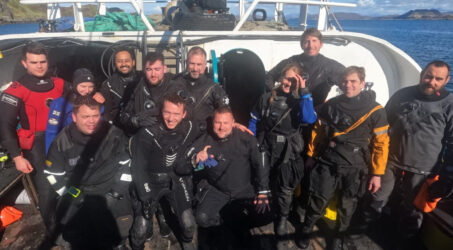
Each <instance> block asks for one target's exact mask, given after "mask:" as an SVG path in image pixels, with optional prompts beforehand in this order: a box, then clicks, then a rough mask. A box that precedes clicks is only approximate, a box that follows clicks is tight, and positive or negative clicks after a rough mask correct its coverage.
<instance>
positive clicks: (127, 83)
mask: <svg viewBox="0 0 453 250" xmlns="http://www.w3.org/2000/svg"><path fill="white" fill-rule="evenodd" d="M140 77H141V74H140V73H139V72H136V71H131V72H129V74H126V75H125V74H122V73H119V72H115V73H113V74H112V76H110V78H108V79H107V80H105V81H104V82H103V83H102V85H101V94H102V96H104V98H105V114H104V119H105V120H106V121H109V122H113V123H114V124H115V125H119V124H118V121H117V119H118V115H119V112H120V110H121V109H122V108H124V107H125V106H126V105H127V104H128V102H129V100H130V98H131V95H132V93H133V92H134V91H135V88H136V86H137V84H138V82H139V80H140Z"/></svg>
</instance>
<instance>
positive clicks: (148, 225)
mask: <svg viewBox="0 0 453 250" xmlns="http://www.w3.org/2000/svg"><path fill="white" fill-rule="evenodd" d="M152 233H153V221H152V220H147V219H145V217H143V216H136V217H135V218H134V223H133V224H132V228H131V230H130V234H131V238H132V239H133V241H134V239H136V240H138V241H143V243H144V242H145V241H146V239H147V238H150V237H151V236H152Z"/></svg>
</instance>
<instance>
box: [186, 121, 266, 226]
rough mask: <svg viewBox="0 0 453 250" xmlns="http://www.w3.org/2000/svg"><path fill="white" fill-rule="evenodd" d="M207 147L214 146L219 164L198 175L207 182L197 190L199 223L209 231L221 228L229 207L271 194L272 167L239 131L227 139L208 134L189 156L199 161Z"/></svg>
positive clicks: (249, 136)
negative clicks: (235, 202) (222, 213)
mask: <svg viewBox="0 0 453 250" xmlns="http://www.w3.org/2000/svg"><path fill="white" fill-rule="evenodd" d="M207 145H210V146H211V148H210V149H209V150H208V154H210V155H211V154H212V155H214V157H215V159H216V161H217V162H218V164H216V166H215V167H211V168H208V167H206V168H204V169H203V170H200V171H199V172H198V173H197V174H199V175H201V177H200V178H201V179H204V180H205V181H201V182H200V183H199V185H198V187H197V194H196V196H197V197H198V205H197V208H196V219H197V223H198V225H199V226H200V227H205V228H207V227H212V226H218V225H220V224H221V222H222V219H221V216H220V210H221V209H222V208H223V207H224V206H225V205H227V204H229V203H231V202H232V201H234V200H250V199H253V198H254V197H255V196H256V194H257V193H266V194H267V193H268V190H269V189H268V183H269V166H268V165H265V162H264V161H262V160H261V157H260V152H259V150H258V146H257V140H256V138H255V137H253V136H252V135H250V134H248V133H246V132H242V131H240V130H238V129H233V131H232V133H231V134H230V135H229V136H228V137H226V138H223V139H219V138H217V137H216V136H214V135H210V134H204V135H202V136H201V137H200V138H198V139H197V140H196V141H195V142H194V145H193V147H192V148H191V149H190V150H189V152H191V153H192V154H193V157H195V155H196V153H198V152H200V151H201V150H203V149H204V147H205V146H207ZM186 166H187V165H186Z"/></svg>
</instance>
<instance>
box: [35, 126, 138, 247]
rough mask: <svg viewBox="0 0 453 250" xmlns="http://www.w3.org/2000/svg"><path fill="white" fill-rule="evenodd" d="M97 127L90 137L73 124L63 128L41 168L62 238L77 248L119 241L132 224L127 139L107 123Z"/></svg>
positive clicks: (105, 245)
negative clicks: (53, 197)
mask: <svg viewBox="0 0 453 250" xmlns="http://www.w3.org/2000/svg"><path fill="white" fill-rule="evenodd" d="M99 126H100V127H99V129H98V131H97V132H95V133H94V134H92V135H85V134H83V133H82V132H80V131H79V130H78V129H77V127H76V125H75V123H72V124H70V125H69V126H67V127H65V128H64V129H63V130H62V131H61V132H60V133H59V134H58V135H57V137H55V140H54V141H53V142H52V144H51V146H50V149H49V152H48V156H47V161H46V168H45V170H44V174H45V175H46V176H47V180H48V181H49V182H50V184H51V186H52V187H53V189H54V190H55V191H56V192H57V193H58V194H59V195H60V198H59V200H58V207H57V220H58V222H59V223H60V225H61V226H62V233H63V238H64V239H65V240H66V241H68V242H70V243H71V244H72V246H73V247H75V248H78V249H88V248H89V249H96V248H97V249H105V248H112V247H115V246H121V245H124V244H125V242H126V239H127V237H128V235H129V229H130V227H131V225H132V206H131V200H130V196H129V184H130V183H131V175H130V157H129V154H128V152H127V142H128V140H127V137H126V136H125V135H124V133H123V132H122V131H121V130H120V129H119V128H117V127H115V126H112V125H110V124H109V123H108V122H105V121H103V122H101V124H100V125H99ZM74 190H75V191H74ZM77 190H79V191H77ZM77 192H80V193H79V194H77Z"/></svg>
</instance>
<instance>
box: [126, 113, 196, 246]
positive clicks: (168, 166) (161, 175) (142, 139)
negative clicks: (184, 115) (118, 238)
mask: <svg viewBox="0 0 453 250" xmlns="http://www.w3.org/2000/svg"><path fill="white" fill-rule="evenodd" d="M198 134H199V129H198V126H196V125H194V124H193V123H192V122H191V121H188V120H183V121H182V122H181V123H180V124H179V125H178V126H177V127H176V128H175V129H172V130H168V129H166V128H165V125H164V124H163V123H162V122H161V123H160V124H155V125H154V126H149V127H143V128H141V129H140V130H139V131H138V132H137V134H136V135H134V136H133V137H132V138H131V143H130V151H131V155H132V176H133V178H134V185H135V189H136V191H137V196H138V198H139V199H140V201H141V202H142V203H143V204H147V203H148V204H150V209H151V210H153V211H155V210H156V209H157V206H158V204H159V200H160V199H161V198H163V197H165V198H166V199H167V200H168V202H169V203H170V206H171V207H172V208H173V210H174V212H175V213H176V215H177V217H178V221H179V223H180V225H181V229H182V237H181V238H182V240H183V241H184V242H191V241H192V238H193V233H194V230H195V226H196V224H195V219H194V217H193V213H192V176H191V175H190V172H189V174H188V175H178V174H176V173H175V169H174V168H175V165H176V163H177V162H179V161H181V160H180V159H185V157H183V156H184V154H185V153H186V150H187V148H188V146H189V145H190V143H191V142H192V141H193V140H194V138H196V137H198V136H199V135H198ZM136 212H138V213H141V212H142V211H136ZM139 216H141V215H140V214H139ZM136 217H137V215H136ZM145 227H147V225H146V223H145V224H144V223H143V222H140V223H134V226H133V230H132V232H131V234H132V237H131V239H132V241H131V243H132V247H133V248H134V249H143V247H144V246H143V244H144V243H145V240H146V229H145Z"/></svg>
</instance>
